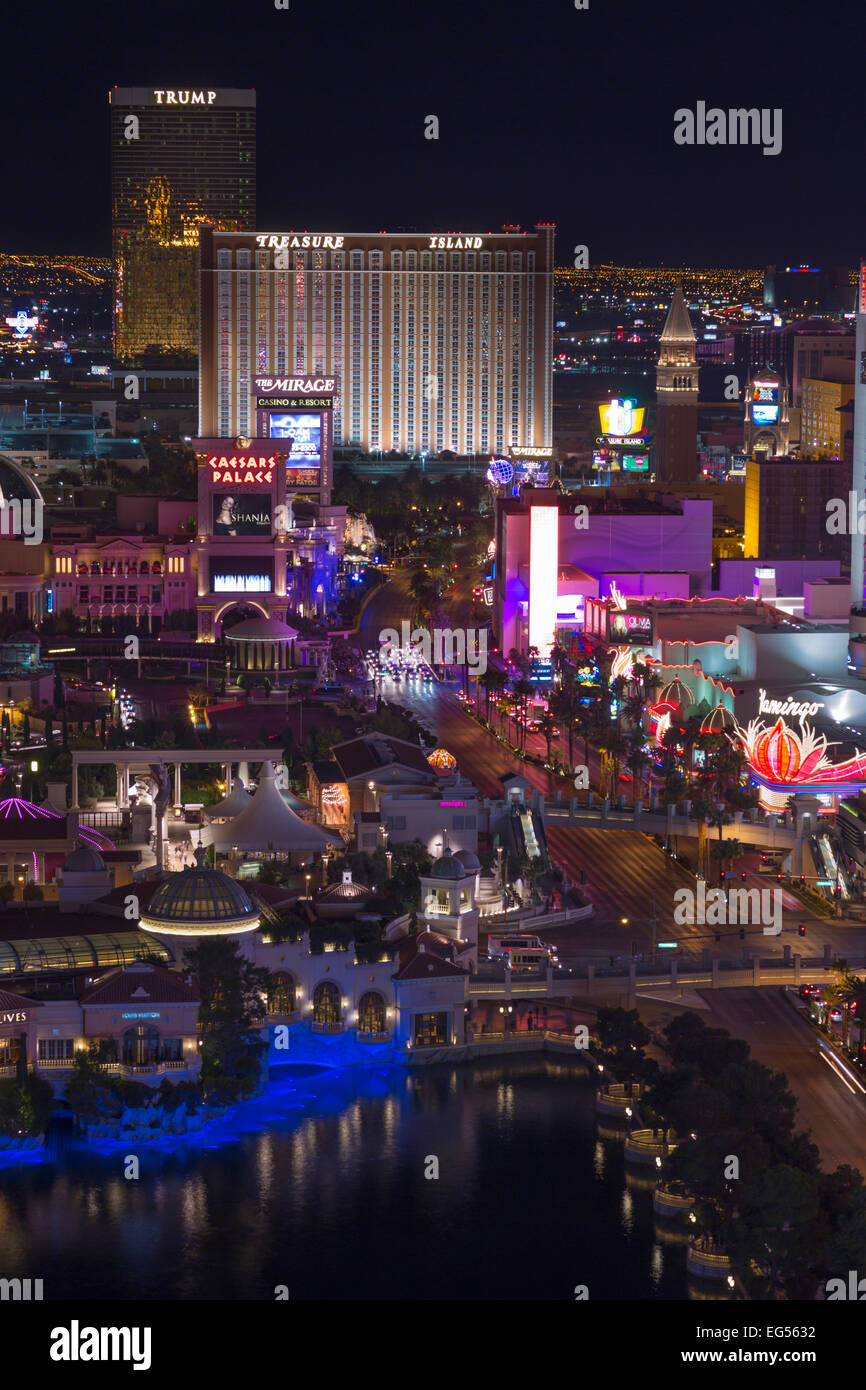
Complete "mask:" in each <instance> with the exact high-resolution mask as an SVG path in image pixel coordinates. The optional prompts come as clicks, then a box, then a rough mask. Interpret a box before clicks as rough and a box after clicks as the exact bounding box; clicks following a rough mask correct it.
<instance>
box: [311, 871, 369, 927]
mask: <svg viewBox="0 0 866 1390" xmlns="http://www.w3.org/2000/svg"><path fill="white" fill-rule="evenodd" d="M375 897H376V893H375V890H374V889H372V888H368V887H367V885H366V884H365V883H353V882H352V871H351V869H344V871H343V879H342V882H341V883H329V884H328V886H327V887H326V888H320V889H319V891H318V893H317V894H316V898H315V911H316V915H317V916H319V917H328V918H330V917H354V916H355V914H356V912H357V911H358V910H359V908H363V907H366V906H367V905H368V904H369V903H370V901H371V900H372V899H373V898H375Z"/></svg>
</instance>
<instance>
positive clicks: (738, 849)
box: [711, 840, 746, 869]
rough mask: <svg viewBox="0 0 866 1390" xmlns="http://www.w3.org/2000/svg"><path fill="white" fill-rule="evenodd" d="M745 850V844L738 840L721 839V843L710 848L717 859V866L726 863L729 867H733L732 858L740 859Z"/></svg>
mask: <svg viewBox="0 0 866 1390" xmlns="http://www.w3.org/2000/svg"><path fill="white" fill-rule="evenodd" d="M745 852H746V846H745V845H744V844H743V843H742V842H741V841H740V840H722V842H721V844H715V845H713V848H712V851H711V853H712V856H713V858H714V859H717V860H718V861H719V867H720V869H721V867H722V866H723V865H724V864H728V865H729V867H730V868H731V869H733V867H734V860H735V859H740V858H741V857H742V855H744V854H745Z"/></svg>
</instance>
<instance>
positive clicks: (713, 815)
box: [707, 805, 733, 844]
mask: <svg viewBox="0 0 866 1390" xmlns="http://www.w3.org/2000/svg"><path fill="white" fill-rule="evenodd" d="M732 821H733V816H731V815H729V814H728V812H727V811H726V810H725V808H724V806H717V805H711V806H710V809H709V811H708V812H707V824H708V825H714V826H716V827H717V828H718V832H719V844H721V843H722V827H723V826H725V825H730V824H731V822H732Z"/></svg>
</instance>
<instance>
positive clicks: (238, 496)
mask: <svg viewBox="0 0 866 1390" xmlns="http://www.w3.org/2000/svg"><path fill="white" fill-rule="evenodd" d="M211 501H212V505H213V534H214V535H215V536H269V535H270V534H271V494H270V493H269V492H229V491H228V490H226V491H225V492H223V491H214V492H213V494H212V496H211Z"/></svg>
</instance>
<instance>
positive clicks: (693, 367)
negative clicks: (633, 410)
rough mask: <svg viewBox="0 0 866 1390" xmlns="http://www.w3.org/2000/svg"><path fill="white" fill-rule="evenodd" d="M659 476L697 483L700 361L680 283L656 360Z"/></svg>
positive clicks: (668, 480) (666, 481) (671, 481)
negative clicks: (696, 352) (696, 353)
mask: <svg viewBox="0 0 866 1390" xmlns="http://www.w3.org/2000/svg"><path fill="white" fill-rule="evenodd" d="M655 462H656V478H657V479H658V481H659V482H663V483H693V482H694V481H695V479H696V478H697V473H698V364H697V360H696V358H695V333H694V329H693V328H692V324H691V320H690V318H689V311H688V309H687V308H686V305H685V300H684V299H683V287H682V285H677V288H676V291H675V292H674V297H673V300H672V302H671V307H670V309H669V310H668V316H667V320H666V322H665V326H664V329H663V331H662V336H661V340H660V351H659V360H658V363H657V364H656V450H655Z"/></svg>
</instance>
